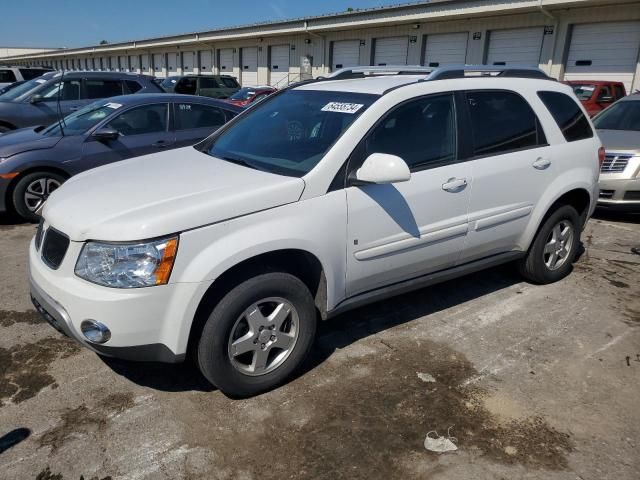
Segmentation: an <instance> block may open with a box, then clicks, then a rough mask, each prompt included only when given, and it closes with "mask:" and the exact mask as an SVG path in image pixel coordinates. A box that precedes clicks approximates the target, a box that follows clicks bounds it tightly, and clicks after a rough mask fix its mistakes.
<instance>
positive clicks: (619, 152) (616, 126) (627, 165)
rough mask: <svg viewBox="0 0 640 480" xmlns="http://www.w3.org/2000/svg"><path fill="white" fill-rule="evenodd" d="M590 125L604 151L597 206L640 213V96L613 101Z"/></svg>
mask: <svg viewBox="0 0 640 480" xmlns="http://www.w3.org/2000/svg"><path fill="white" fill-rule="evenodd" d="M593 123H594V125H595V127H596V128H597V129H598V136H599V137H600V139H601V140H602V143H603V144H604V148H605V150H606V152H607V153H606V157H605V160H604V163H603V164H602V170H601V171H600V197H599V199H598V206H599V207H602V208H607V209H610V210H626V211H633V212H640V95H639V94H637V93H636V94H633V95H629V96H628V97H625V98H623V99H622V100H620V101H618V102H616V103H615V104H614V105H611V107H609V108H608V109H607V110H605V111H604V112H602V113H601V114H600V115H598V116H597V117H596V118H594V120H593Z"/></svg>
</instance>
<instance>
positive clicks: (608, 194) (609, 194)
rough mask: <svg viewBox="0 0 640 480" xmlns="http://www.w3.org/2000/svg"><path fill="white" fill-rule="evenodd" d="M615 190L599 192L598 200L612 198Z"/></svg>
mask: <svg viewBox="0 0 640 480" xmlns="http://www.w3.org/2000/svg"><path fill="white" fill-rule="evenodd" d="M614 193H615V190H600V198H613V194H614Z"/></svg>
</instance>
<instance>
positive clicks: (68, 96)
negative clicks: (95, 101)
mask: <svg viewBox="0 0 640 480" xmlns="http://www.w3.org/2000/svg"><path fill="white" fill-rule="evenodd" d="M35 93H37V94H38V95H41V96H42V98H43V99H44V100H45V101H49V102H51V101H57V100H58V96H59V97H60V100H61V101H62V100H80V80H65V81H64V82H62V83H60V82H55V83H51V84H49V85H47V86H45V87H44V88H42V89H41V90H39V91H37V92H35Z"/></svg>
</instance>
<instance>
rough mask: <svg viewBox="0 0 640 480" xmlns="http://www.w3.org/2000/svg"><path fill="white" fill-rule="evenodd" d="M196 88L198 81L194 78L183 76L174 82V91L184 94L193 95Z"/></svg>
mask: <svg viewBox="0 0 640 480" xmlns="http://www.w3.org/2000/svg"><path fill="white" fill-rule="evenodd" d="M197 89H198V81H197V80H196V79H195V78H183V79H182V80H179V81H178V83H177V84H176V86H175V88H174V91H175V92H176V93H184V94H186V95H195V94H196V90H197Z"/></svg>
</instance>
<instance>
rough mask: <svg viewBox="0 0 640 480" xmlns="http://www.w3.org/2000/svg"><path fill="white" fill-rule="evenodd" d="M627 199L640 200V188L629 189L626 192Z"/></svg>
mask: <svg viewBox="0 0 640 480" xmlns="http://www.w3.org/2000/svg"><path fill="white" fill-rule="evenodd" d="M624 199H625V200H640V190H629V191H628V192H625V194H624Z"/></svg>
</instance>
